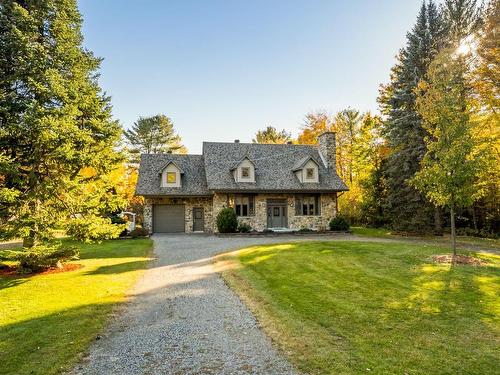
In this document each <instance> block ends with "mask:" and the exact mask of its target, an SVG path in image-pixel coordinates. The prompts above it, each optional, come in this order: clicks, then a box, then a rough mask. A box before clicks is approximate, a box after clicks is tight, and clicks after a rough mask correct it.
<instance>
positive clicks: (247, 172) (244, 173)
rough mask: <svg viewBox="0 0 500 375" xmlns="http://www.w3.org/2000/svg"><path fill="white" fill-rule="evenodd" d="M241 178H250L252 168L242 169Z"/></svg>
mask: <svg viewBox="0 0 500 375" xmlns="http://www.w3.org/2000/svg"><path fill="white" fill-rule="evenodd" d="M241 177H242V178H250V167H241Z"/></svg>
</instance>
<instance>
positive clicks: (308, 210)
mask: <svg viewBox="0 0 500 375" xmlns="http://www.w3.org/2000/svg"><path fill="white" fill-rule="evenodd" d="M319 214H320V202H319V195H318V194H315V195H297V196H296V197H295V215H300V216H312V215H319Z"/></svg>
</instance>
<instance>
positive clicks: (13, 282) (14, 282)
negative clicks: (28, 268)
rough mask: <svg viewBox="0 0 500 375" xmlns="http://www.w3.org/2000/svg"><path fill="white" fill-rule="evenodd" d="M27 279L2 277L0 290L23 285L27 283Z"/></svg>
mask: <svg viewBox="0 0 500 375" xmlns="http://www.w3.org/2000/svg"><path fill="white" fill-rule="evenodd" d="M26 279H27V277H26V276H7V277H0V290H2V289H7V288H12V287H15V286H18V285H21V284H23V283H25V282H26Z"/></svg>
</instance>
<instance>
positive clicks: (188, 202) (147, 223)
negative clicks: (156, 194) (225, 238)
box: [143, 197, 214, 233]
mask: <svg viewBox="0 0 500 375" xmlns="http://www.w3.org/2000/svg"><path fill="white" fill-rule="evenodd" d="M154 204H184V206H185V209H186V210H185V220H184V222H185V227H184V228H185V232H186V233H192V232H193V208H197V207H203V213H204V225H205V230H204V231H205V232H207V233H211V232H212V231H213V226H214V220H213V210H212V197H189V198H170V197H169V198H146V199H145V202H144V224H143V225H144V228H146V229H147V230H148V231H150V232H152V231H153V205H154Z"/></svg>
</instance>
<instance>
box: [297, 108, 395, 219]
mask: <svg viewBox="0 0 500 375" xmlns="http://www.w3.org/2000/svg"><path fill="white" fill-rule="evenodd" d="M380 128H381V120H380V118H379V117H376V116H372V115H371V114H370V113H366V114H361V113H360V112H359V111H358V110H356V109H352V108H348V109H345V110H343V111H340V112H338V113H337V114H335V115H334V116H330V115H328V114H326V113H324V112H316V113H309V114H308V115H307V116H306V121H305V124H304V126H303V127H302V132H301V133H300V134H299V138H298V139H299V143H306V144H315V143H317V137H318V136H319V135H320V134H321V133H323V132H325V131H333V132H335V133H336V146H337V147H336V154H337V155H336V161H337V165H336V168H337V173H338V174H339V176H340V177H341V178H342V179H343V180H344V181H346V183H347V185H348V186H349V191H348V192H345V193H343V194H342V195H341V198H340V199H339V211H340V212H341V213H342V214H343V215H345V216H347V217H349V219H350V220H351V221H354V222H357V221H361V219H362V208H363V207H364V203H363V202H364V201H369V200H370V198H369V197H367V196H366V194H367V193H369V192H370V193H371V192H372V191H374V190H375V188H373V189H371V188H370V189H367V188H366V189H365V187H364V185H365V180H368V179H370V178H371V176H370V174H371V173H372V171H373V169H374V168H376V167H377V166H380V165H381V161H380V159H381V158H382V156H381V155H382V152H383V150H386V147H385V146H384V145H383V142H382V139H381V135H380ZM365 208H366V207H365Z"/></svg>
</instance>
